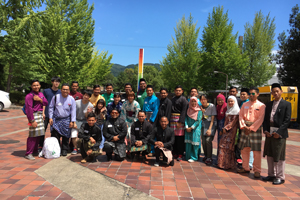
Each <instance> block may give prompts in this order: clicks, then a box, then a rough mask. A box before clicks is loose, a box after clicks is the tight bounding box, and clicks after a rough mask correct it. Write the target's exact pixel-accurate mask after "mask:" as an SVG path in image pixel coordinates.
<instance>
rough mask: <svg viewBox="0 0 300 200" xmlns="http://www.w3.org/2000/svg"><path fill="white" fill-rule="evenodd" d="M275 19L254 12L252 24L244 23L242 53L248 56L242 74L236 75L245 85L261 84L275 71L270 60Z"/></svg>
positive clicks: (241, 83) (273, 42)
mask: <svg viewBox="0 0 300 200" xmlns="http://www.w3.org/2000/svg"><path fill="white" fill-rule="evenodd" d="M274 21H275V19H274V18H273V19H271V18H270V14H268V15H267V16H266V17H264V15H263V14H262V12H261V11H260V12H258V13H256V14H255V18H254V21H253V25H251V24H249V23H246V25H245V33H244V41H243V53H244V54H246V55H247V56H248V57H249V62H248V65H247V67H246V70H245V71H244V74H242V73H241V74H240V76H238V78H237V79H238V82H239V83H240V85H242V86H245V87H251V86H263V85H264V84H265V83H267V81H268V80H270V79H271V78H272V76H273V75H274V74H275V72H276V67H275V64H274V63H272V62H271V60H272V58H271V56H272V55H271V52H272V49H273V48H274V44H275V40H274V37H275V24H274Z"/></svg>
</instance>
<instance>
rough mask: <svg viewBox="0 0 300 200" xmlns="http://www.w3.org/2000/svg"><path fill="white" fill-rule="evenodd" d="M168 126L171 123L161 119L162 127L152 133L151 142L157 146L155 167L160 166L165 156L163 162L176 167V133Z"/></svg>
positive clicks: (164, 118) (156, 128)
mask: <svg viewBox="0 0 300 200" xmlns="http://www.w3.org/2000/svg"><path fill="white" fill-rule="evenodd" d="M168 124H169V121H168V119H167V117H164V116H163V117H161V118H160V126H159V127H155V128H154V129H153V131H152V133H151V137H150V140H149V142H150V143H152V144H153V145H154V146H155V148H154V149H155V157H156V159H155V164H154V166H155V167H158V166H159V160H160V159H159V158H160V156H161V155H162V156H163V161H165V162H167V164H169V165H170V166H173V165H174V158H173V156H172V149H173V144H174V141H175V135H174V131H173V130H172V129H171V128H170V127H169V126H168ZM155 138H156V139H155Z"/></svg>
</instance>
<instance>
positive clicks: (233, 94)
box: [226, 86, 242, 107]
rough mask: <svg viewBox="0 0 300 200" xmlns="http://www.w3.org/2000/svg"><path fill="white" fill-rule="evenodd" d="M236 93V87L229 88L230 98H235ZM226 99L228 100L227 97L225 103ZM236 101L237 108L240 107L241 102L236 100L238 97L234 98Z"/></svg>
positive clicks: (238, 99)
mask: <svg viewBox="0 0 300 200" xmlns="http://www.w3.org/2000/svg"><path fill="white" fill-rule="evenodd" d="M237 93H238V91H237V88H236V87H234V86H231V87H230V88H229V95H230V96H235V97H236V95H237ZM227 98H228V97H226V102H227ZM236 100H237V102H238V105H239V107H241V103H242V100H241V99H240V98H238V97H236Z"/></svg>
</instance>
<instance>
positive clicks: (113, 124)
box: [103, 117, 127, 143]
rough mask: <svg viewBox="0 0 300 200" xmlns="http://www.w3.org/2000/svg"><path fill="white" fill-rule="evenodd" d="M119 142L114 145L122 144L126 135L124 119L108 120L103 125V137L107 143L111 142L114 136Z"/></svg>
mask: <svg viewBox="0 0 300 200" xmlns="http://www.w3.org/2000/svg"><path fill="white" fill-rule="evenodd" d="M117 135H118V138H119V140H118V141H116V143H124V139H125V137H126V135H127V125H126V122H125V121H124V119H121V118H119V117H118V118H117V119H113V118H111V119H109V120H107V121H106V122H105V123H104V125H103V136H104V137H105V139H106V140H107V141H108V142H112V139H113V137H114V136H117Z"/></svg>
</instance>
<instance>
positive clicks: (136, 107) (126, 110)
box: [121, 91, 141, 150]
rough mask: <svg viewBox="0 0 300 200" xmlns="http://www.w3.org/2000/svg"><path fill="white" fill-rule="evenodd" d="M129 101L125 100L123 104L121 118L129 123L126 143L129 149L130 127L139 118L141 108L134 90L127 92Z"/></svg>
mask: <svg viewBox="0 0 300 200" xmlns="http://www.w3.org/2000/svg"><path fill="white" fill-rule="evenodd" d="M126 94H127V99H128V100H127V101H125V102H124V103H123V105H122V109H121V118H122V119H124V120H125V122H126V124H127V136H126V139H125V143H126V144H127V150H129V149H130V147H131V144H130V141H131V138H130V128H131V125H132V123H133V122H136V121H137V120H138V114H139V111H140V110H141V107H140V104H139V103H138V102H137V101H135V100H134V99H135V94H134V92H133V91H131V92H127V93H126Z"/></svg>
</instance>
